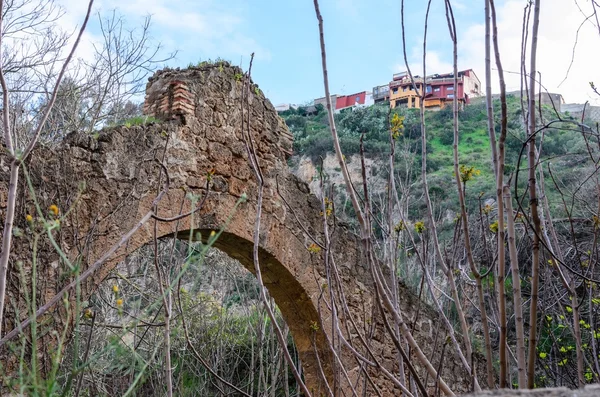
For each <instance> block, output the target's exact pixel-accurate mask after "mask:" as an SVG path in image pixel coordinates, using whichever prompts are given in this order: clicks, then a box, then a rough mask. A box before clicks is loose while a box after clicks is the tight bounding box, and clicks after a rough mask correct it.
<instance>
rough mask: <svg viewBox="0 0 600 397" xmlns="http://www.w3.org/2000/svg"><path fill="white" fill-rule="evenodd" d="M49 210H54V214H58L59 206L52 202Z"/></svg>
mask: <svg viewBox="0 0 600 397" xmlns="http://www.w3.org/2000/svg"><path fill="white" fill-rule="evenodd" d="M48 210H49V211H50V212H52V213H53V214H54V216H58V212H59V211H58V207H57V206H56V204H52V205H51V206H50V207H48Z"/></svg>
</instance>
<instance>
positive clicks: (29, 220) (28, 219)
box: [25, 214, 33, 223]
mask: <svg viewBox="0 0 600 397" xmlns="http://www.w3.org/2000/svg"><path fill="white" fill-rule="evenodd" d="M25 220H26V221H27V223H31V222H33V216H31V215H29V214H27V215H26V216H25Z"/></svg>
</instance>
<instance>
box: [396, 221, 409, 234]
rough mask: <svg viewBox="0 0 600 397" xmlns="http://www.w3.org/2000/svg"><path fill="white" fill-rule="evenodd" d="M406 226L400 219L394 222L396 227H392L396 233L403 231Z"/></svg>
mask: <svg viewBox="0 0 600 397" xmlns="http://www.w3.org/2000/svg"><path fill="white" fill-rule="evenodd" d="M405 228H406V225H405V224H404V221H400V222H398V224H396V227H394V231H395V232H396V233H400V232H401V231H403V230H404V229H405Z"/></svg>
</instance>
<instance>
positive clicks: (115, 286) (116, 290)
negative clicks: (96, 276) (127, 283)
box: [112, 284, 119, 294]
mask: <svg viewBox="0 0 600 397" xmlns="http://www.w3.org/2000/svg"><path fill="white" fill-rule="evenodd" d="M112 289H113V292H114V293H115V294H116V293H117V292H119V286H118V285H117V284H115V285H113V288H112Z"/></svg>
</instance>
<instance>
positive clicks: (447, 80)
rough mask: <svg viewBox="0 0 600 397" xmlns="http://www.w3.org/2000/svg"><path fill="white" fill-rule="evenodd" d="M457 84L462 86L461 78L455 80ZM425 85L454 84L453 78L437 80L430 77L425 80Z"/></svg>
mask: <svg viewBox="0 0 600 397" xmlns="http://www.w3.org/2000/svg"><path fill="white" fill-rule="evenodd" d="M457 81H458V83H459V84H462V82H463V77H462V76H461V77H459V78H458V79H457ZM427 83H428V84H429V83H435V84H449V83H454V77H445V78H439V79H434V78H432V77H428V78H427Z"/></svg>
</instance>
